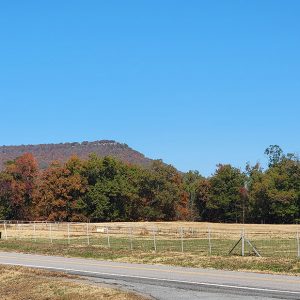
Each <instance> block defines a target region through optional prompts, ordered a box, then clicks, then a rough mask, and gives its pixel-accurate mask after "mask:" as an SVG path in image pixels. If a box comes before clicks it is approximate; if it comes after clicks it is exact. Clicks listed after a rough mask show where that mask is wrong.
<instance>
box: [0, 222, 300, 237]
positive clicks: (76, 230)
mask: <svg viewBox="0 0 300 300" xmlns="http://www.w3.org/2000/svg"><path fill="white" fill-rule="evenodd" d="M68 228H69V234H70V236H71V237H73V238H80V237H84V236H86V235H87V230H88V232H89V235H90V236H92V237H95V238H97V237H99V238H101V237H105V236H106V233H107V231H106V230H107V228H108V230H109V234H110V235H113V236H118V237H124V236H127V237H128V235H129V232H130V230H131V231H132V233H133V235H134V236H135V237H147V236H151V235H152V233H153V230H155V231H156V232H157V235H158V236H160V237H161V238H170V237H174V235H176V234H179V230H180V228H183V229H184V235H185V237H192V235H195V237H198V238H206V237H207V231H208V228H210V230H211V232H212V233H214V234H215V235H216V236H217V235H220V236H221V235H222V237H223V238H227V239H236V237H237V236H239V234H240V232H241V229H242V228H244V229H245V232H246V233H247V234H248V235H249V236H250V237H251V239H261V238H262V237H268V238H279V239H280V238H281V237H283V236H284V238H295V234H296V232H297V230H298V229H299V226H298V225H269V224H245V225H243V224H236V223H233V224H229V223H228V224H223V223H206V222H113V223H90V224H89V225H88V228H87V225H86V224H85V223H69V224H68V223H55V224H51V225H50V224H49V223H48V224H47V223H36V224H33V223H25V224H8V225H7V226H6V234H7V236H8V237H9V238H18V237H23V238H30V239H34V238H43V239H50V229H51V237H52V238H53V239H66V238H67V237H68ZM0 231H2V235H3V237H4V234H5V233H4V231H5V228H4V225H3V224H0Z"/></svg>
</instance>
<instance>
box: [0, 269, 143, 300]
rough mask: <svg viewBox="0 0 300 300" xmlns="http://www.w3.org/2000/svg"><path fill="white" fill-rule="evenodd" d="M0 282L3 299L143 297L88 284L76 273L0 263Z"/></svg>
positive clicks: (133, 299)
mask: <svg viewBox="0 0 300 300" xmlns="http://www.w3.org/2000/svg"><path fill="white" fill-rule="evenodd" d="M0 282H1V284H0V295H1V299H3V300H24V299H30V300H80V299H85V300H94V299H99V300H101V299H111V300H113V299H122V300H142V297H141V296H138V295H134V294H132V293H126V292H124V291H120V290H117V289H111V288H107V287H98V286H92V285H89V284H88V283H84V282H82V281H79V280H78V277H75V276H69V275H65V274H63V273H56V272H47V271H42V270H34V269H30V268H22V267H8V266H1V265H0Z"/></svg>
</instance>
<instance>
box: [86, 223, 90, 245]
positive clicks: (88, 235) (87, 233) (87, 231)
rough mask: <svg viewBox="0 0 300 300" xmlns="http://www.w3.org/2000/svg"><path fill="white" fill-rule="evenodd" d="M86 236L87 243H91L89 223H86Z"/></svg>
mask: <svg viewBox="0 0 300 300" xmlns="http://www.w3.org/2000/svg"><path fill="white" fill-rule="evenodd" d="M86 238H87V244H88V246H89V245H90V234H89V223H86Z"/></svg>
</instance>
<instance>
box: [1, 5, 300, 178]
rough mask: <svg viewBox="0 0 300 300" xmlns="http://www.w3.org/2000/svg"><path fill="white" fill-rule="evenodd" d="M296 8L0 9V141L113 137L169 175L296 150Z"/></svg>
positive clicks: (299, 98) (299, 52)
mask: <svg viewBox="0 0 300 300" xmlns="http://www.w3.org/2000/svg"><path fill="white" fill-rule="evenodd" d="M299 16H300V1H298V0H295V1H292V0H288V1H282V0H281V1H276V0H269V1H268V0H264V1H261V0H256V1H255V0H251V1H238V0H236V1H230V0H227V1H223V0H220V1H213V0H207V1H200V0H197V1H191V0H190V1H183V0H182V1H175V0H170V1H167V0H157V1H156V0H151V1H146V0H136V1H130V0H128V1H123V0H122V1H121V0H119V1H113V0H110V1H98V0H95V1H91V0H89V1H75V0H72V1H71V0H70V1H55V0H52V1H38V0H37V1H30V0H27V1H21V0H19V1H18V0H11V1H1V3H0V107H1V115H0V126H1V134H0V144H2V145H11V144H29V143H34V144H36V143H48V142H67V141H84V140H89V141H93V140H97V139H115V140H117V141H120V142H124V143H127V144H128V145H129V146H131V147H133V148H135V149H137V150H139V151H141V152H143V153H144V154H145V155H147V156H149V157H151V158H162V159H163V160H164V161H166V162H167V163H171V164H173V165H174V166H176V167H177V168H179V169H180V170H183V171H185V170H188V169H197V170H199V171H200V172H201V173H202V174H204V175H209V174H211V173H212V172H213V171H214V169H215V165H216V164H217V163H219V162H222V163H231V164H233V165H234V166H237V167H243V166H244V165H245V163H246V162H247V161H250V162H252V163H255V162H256V161H257V160H259V161H261V162H265V159H264V155H263V152H264V149H265V148H266V147H267V146H268V145H270V144H279V145H281V147H282V148H283V149H284V151H286V152H298V153H299V152H300V138H299V136H300V122H299V112H300V18H299Z"/></svg>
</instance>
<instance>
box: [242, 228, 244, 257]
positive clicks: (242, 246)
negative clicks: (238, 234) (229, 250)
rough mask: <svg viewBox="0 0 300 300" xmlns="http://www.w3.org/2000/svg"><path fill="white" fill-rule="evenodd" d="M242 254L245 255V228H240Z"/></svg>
mask: <svg viewBox="0 0 300 300" xmlns="http://www.w3.org/2000/svg"><path fill="white" fill-rule="evenodd" d="M242 256H245V229H244V228H243V229H242Z"/></svg>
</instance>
